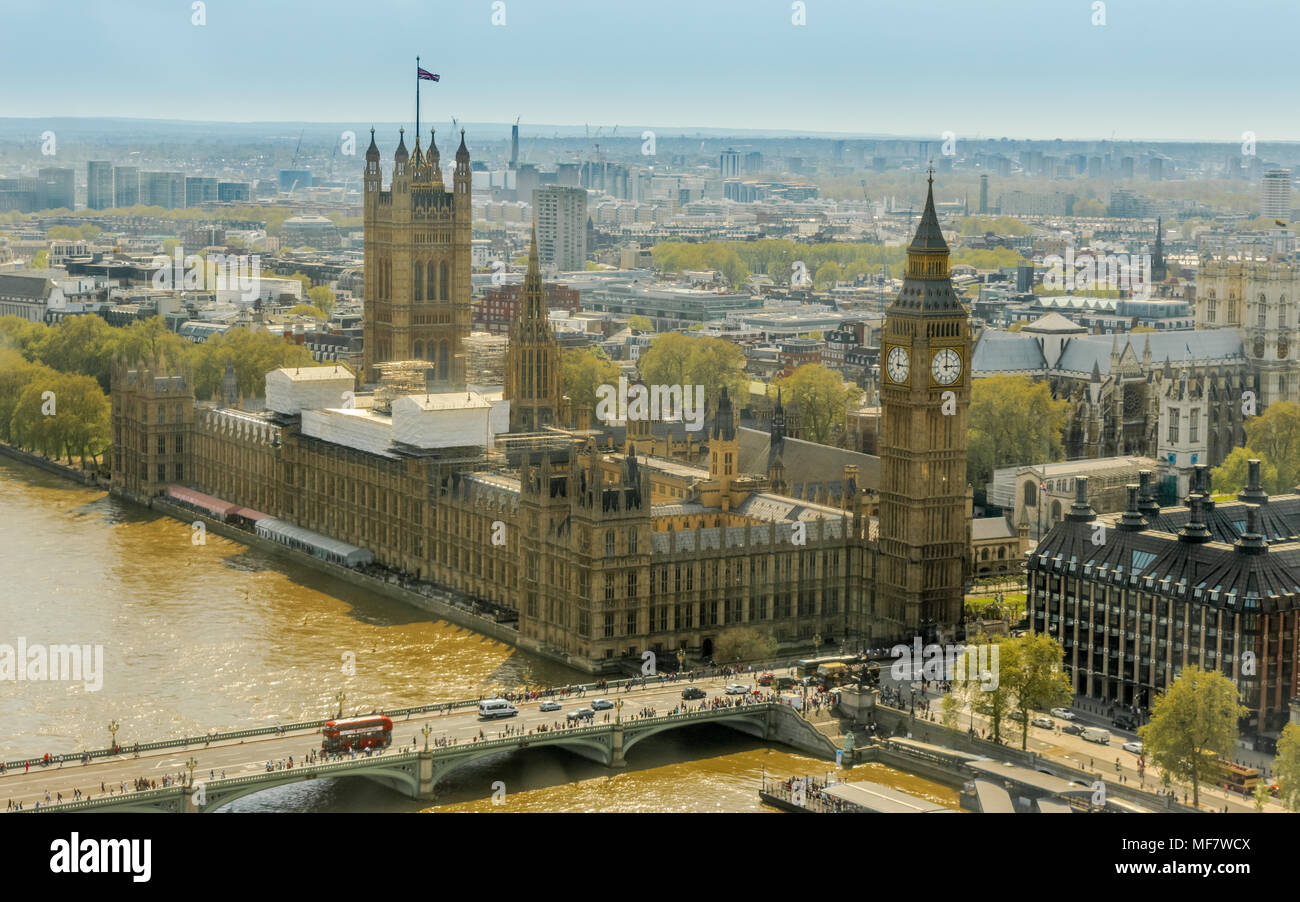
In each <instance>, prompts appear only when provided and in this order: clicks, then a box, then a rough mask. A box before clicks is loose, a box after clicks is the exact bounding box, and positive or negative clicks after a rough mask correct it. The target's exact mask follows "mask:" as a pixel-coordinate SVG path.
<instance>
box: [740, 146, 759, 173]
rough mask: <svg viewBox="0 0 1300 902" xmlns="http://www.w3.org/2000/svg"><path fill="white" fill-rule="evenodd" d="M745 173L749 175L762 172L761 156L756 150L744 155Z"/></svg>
mask: <svg viewBox="0 0 1300 902" xmlns="http://www.w3.org/2000/svg"><path fill="white" fill-rule="evenodd" d="M744 166H745V171H746V172H747V173H749V174H750V175H754V174H757V173H759V172H762V171H763V154H762V153H760V152H759V151H757V150H752V151H750V152H749V153H747V154H745V160H744Z"/></svg>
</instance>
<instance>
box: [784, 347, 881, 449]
mask: <svg viewBox="0 0 1300 902" xmlns="http://www.w3.org/2000/svg"><path fill="white" fill-rule="evenodd" d="M774 389H780V391H781V396H782V400H783V401H784V403H786V404H789V405H791V406H793V407H794V408H796V409H797V410H798V411H799V422H800V424H801V428H802V430H803V437H804V438H806V439H807V440H808V441H812V442H822V443H825V442H828V441H830V438H831V434H832V432H833V431H834V429H835V428H836V427H842V426H843V425H844V420H845V418H846V415H847V413H848V409H849V406H850V405H852V404H857V402H858V400H859V399H860V398H861V397H862V390H861V389H859V388H856V387H854V386H851V385H845V383H844V380H843V379H842V378H840V375H839V374H838V373H836V372H834V371H832V370H829V369H827V368H826V367H824V366H822V365H821V364H820V363H805V364H804V365H803V366H801V367H799V368H798V369H796V370H795V371H794V372H793V373H791V374H790V375H789V376H787V377H786V378H784V379H778V380H777V381H776V384H775V387H774V388H773V387H769V388H768V394H769V395H772V394H774Z"/></svg>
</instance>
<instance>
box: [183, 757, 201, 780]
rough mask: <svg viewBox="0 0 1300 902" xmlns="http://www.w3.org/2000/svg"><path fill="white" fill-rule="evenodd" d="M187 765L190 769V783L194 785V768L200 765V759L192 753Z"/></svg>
mask: <svg viewBox="0 0 1300 902" xmlns="http://www.w3.org/2000/svg"><path fill="white" fill-rule="evenodd" d="M185 766H186V767H188V768H189V769H190V785H191V786H193V785H194V768H196V767H198V766H199V759H198V758H195V757H194V756H193V755H191V756H190V757H189V758H188V759H187V760H186V762H185Z"/></svg>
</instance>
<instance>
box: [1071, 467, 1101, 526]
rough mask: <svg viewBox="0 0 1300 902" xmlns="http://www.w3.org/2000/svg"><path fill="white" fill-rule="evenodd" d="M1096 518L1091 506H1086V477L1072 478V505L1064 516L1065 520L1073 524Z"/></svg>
mask: <svg viewBox="0 0 1300 902" xmlns="http://www.w3.org/2000/svg"><path fill="white" fill-rule="evenodd" d="M1095 517H1096V514H1095V513H1093V510H1092V506H1091V505H1090V504H1088V477H1087V476H1076V477H1075V478H1074V504H1072V505H1070V510H1069V512H1068V513H1066V515H1065V519H1067V520H1070V521H1071V522H1074V523H1087V522H1090V521H1092V520H1093V519H1094V518H1095Z"/></svg>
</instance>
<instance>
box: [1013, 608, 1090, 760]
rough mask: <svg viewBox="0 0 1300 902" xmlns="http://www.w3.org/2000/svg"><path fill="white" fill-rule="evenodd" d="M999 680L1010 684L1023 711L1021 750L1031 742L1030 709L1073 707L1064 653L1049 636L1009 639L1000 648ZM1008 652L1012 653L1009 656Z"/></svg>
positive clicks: (1071, 688)
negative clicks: (1062, 666)
mask: <svg viewBox="0 0 1300 902" xmlns="http://www.w3.org/2000/svg"><path fill="white" fill-rule="evenodd" d="M999 651H1000V652H1001V654H1000V655H999V661H998V671H999V675H998V679H999V680H1000V681H1002V682H1005V683H1007V684H1008V685H1009V688H1010V689H1011V691H1012V694H1013V695H1014V696H1015V708H1016V710H1017V711H1019V712H1020V718H1021V719H1020V750H1021V751H1024V750H1025V749H1026V748H1027V746H1028V742H1029V718H1030V710H1031V709H1036V710H1039V711H1041V710H1043V709H1045V708H1055V707H1060V706H1064V705H1068V704H1070V702H1071V701H1072V700H1073V699H1074V689H1073V687H1072V686H1071V685H1070V678H1069V676H1068V675H1066V673H1065V672H1064V671H1063V670H1062V669H1061V661H1062V660H1063V659H1064V650H1063V649H1062V648H1061V645H1060V643H1059V642H1057V641H1056V640H1055V639H1053V638H1052V637H1051V636H1048V635H1047V634H1046V633H1031V634H1029V635H1027V636H1021V637H1020V638H1018V639H1009V640H1007V641H1006V642H1003V643H1001V645H1000V646H999ZM1008 652H1010V653H1009V654H1008Z"/></svg>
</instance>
